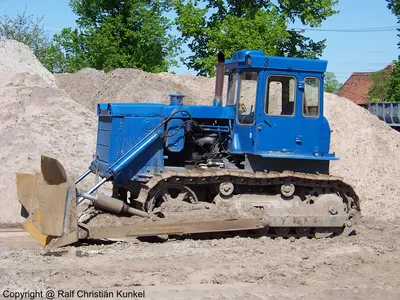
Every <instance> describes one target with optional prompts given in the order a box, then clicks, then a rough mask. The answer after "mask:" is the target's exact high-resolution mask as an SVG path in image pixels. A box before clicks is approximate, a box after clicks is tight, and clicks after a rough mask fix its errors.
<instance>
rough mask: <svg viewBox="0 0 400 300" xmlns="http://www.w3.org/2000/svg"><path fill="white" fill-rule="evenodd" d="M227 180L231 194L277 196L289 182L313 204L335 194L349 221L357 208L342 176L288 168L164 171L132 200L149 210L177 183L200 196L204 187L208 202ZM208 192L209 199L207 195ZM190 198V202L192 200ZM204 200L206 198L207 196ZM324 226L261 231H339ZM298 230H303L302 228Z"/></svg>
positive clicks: (298, 233) (355, 198) (293, 233)
mask: <svg viewBox="0 0 400 300" xmlns="http://www.w3.org/2000/svg"><path fill="white" fill-rule="evenodd" d="M227 182H228V183H232V184H233V185H234V187H235V189H234V193H235V195H240V194H257V195H260V194H265V195H269V196H271V195H280V194H281V190H280V187H281V186H282V185H293V186H294V187H295V192H294V195H295V196H297V197H299V198H300V199H301V200H302V201H303V202H304V203H308V204H313V203H314V200H316V199H318V197H319V196H322V195H328V194H334V195H338V196H339V197H340V198H341V199H342V201H343V203H344V207H345V213H346V215H347V216H346V220H350V219H351V218H352V217H353V216H354V215H355V213H356V212H358V211H360V205H359V199H358V196H357V195H356V193H355V192H354V189H353V188H352V187H351V186H350V185H348V184H346V183H344V182H343V180H342V178H340V177H336V176H329V175H323V174H306V173H296V172H292V171H285V172H282V173H279V172H268V173H264V172H256V173H251V172H243V171H238V170H225V169H218V170H212V169H204V170H202V169H194V170H185V171H183V172H177V171H167V172H165V173H163V174H161V175H155V176H153V177H152V178H151V179H150V180H149V181H148V182H147V183H146V184H144V185H143V186H142V189H141V190H140V193H139V196H138V197H137V199H135V200H136V201H137V202H138V203H139V204H140V205H141V206H142V208H143V209H144V210H151V209H153V208H154V206H157V205H156V204H155V203H154V196H155V195H157V194H158V193H159V192H160V191H161V190H162V189H165V188H166V187H168V186H176V185H181V186H185V187H188V190H194V191H196V193H197V192H198V191H201V193H200V194H203V196H204V191H206V190H207V191H208V201H209V202H211V201H212V200H211V201H210V199H213V197H214V196H216V195H217V194H218V189H219V186H220V184H221V183H227ZM210 193H211V198H210V197H209V196H210ZM201 197H202V196H199V198H201ZM194 198H196V197H194ZM194 198H193V197H192V198H191V199H192V200H193V199H194ZM206 198H207V197H206ZM192 200H191V201H190V202H192ZM152 201H153V203H152ZM205 201H207V199H206V200H205ZM149 203H152V205H149ZM192 203H193V202H192ZM149 207H151V209H149ZM267 213H268V212H267ZM307 224H309V223H307ZM322 227H323V228H322ZM326 227H327V226H320V225H319V224H318V222H317V221H315V225H314V226H309V225H307V226H304V225H301V224H300V223H299V226H292V227H290V228H284V229H283V230H280V229H279V228H277V226H275V228H270V229H269V231H268V230H267V231H265V230H264V231H263V232H264V233H268V235H272V236H284V237H290V236H295V237H300V236H314V234H315V233H316V232H324V231H331V232H335V233H338V232H341V231H342V230H338V228H337V227H336V228H331V230H329V228H326ZM281 229H282V228H281ZM302 229H304V230H303V231H302ZM260 232H261V231H260ZM256 234H259V232H256Z"/></svg>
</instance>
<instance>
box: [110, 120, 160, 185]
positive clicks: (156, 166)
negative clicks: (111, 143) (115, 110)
mask: <svg viewBox="0 0 400 300" xmlns="http://www.w3.org/2000/svg"><path fill="white" fill-rule="evenodd" d="M163 120H164V119H163V118H156V117H154V118H144V117H136V118H133V117H126V118H124V129H123V136H122V140H121V141H116V142H117V143H118V142H119V143H120V144H121V155H124V154H125V153H127V152H129V151H130V150H131V149H132V148H133V147H135V146H136V145H137V144H138V143H139V142H140V141H141V140H142V139H143V138H144V137H145V136H146V135H148V134H149V131H148V128H149V127H152V128H153V129H154V128H155V127H156V126H158V125H159V124H160V123H161V122H162V121H163ZM149 124H150V125H151V126H149ZM163 153H164V140H163V139H158V140H155V141H154V142H153V143H152V146H151V147H150V148H147V149H146V151H145V152H143V153H141V154H140V155H139V156H138V157H137V158H136V159H135V160H134V161H133V163H132V164H130V165H129V167H126V168H125V169H123V170H122V171H121V173H120V175H119V178H118V180H119V181H125V180H138V181H140V180H143V178H141V177H140V175H143V174H154V173H160V172H162V171H163V169H164V158H163Z"/></svg>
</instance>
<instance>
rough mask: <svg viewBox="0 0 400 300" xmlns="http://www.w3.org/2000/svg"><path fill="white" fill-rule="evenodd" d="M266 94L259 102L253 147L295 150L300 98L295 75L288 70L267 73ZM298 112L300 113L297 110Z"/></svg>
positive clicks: (279, 150)
mask: <svg viewBox="0 0 400 300" xmlns="http://www.w3.org/2000/svg"><path fill="white" fill-rule="evenodd" d="M264 83H265V94H264V99H262V100H263V101H260V102H261V103H260V108H259V109H258V114H257V123H256V126H255V128H254V130H255V132H254V135H255V140H256V146H257V148H258V150H260V151H271V152H274V153H276V154H278V155H284V154H285V153H288V154H289V153H293V152H296V150H297V148H298V146H299V145H298V143H297V142H296V135H297V133H296V132H297V126H298V124H297V123H298V120H297V114H298V112H297V110H298V108H297V107H296V106H297V102H298V101H299V97H300V99H301V91H300V89H299V87H298V74H297V73H288V72H274V73H266V74H265V76H264ZM300 113H301V112H300Z"/></svg>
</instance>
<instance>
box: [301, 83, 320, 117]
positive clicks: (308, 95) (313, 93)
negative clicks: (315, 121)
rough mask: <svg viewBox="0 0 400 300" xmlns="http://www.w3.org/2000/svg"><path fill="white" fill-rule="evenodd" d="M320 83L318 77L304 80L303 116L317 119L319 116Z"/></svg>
mask: <svg viewBox="0 0 400 300" xmlns="http://www.w3.org/2000/svg"><path fill="white" fill-rule="evenodd" d="M319 94H320V81H319V79H318V78H317V77H307V78H306V79H304V92H303V115H304V116H305V117H312V118H316V117H318V116H319V110H320V109H319V105H320V101H319V98H320V96H319Z"/></svg>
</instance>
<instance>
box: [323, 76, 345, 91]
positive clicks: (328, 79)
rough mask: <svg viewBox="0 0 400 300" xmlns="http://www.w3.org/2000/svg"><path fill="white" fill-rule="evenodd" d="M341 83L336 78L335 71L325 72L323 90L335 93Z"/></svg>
mask: <svg viewBox="0 0 400 300" xmlns="http://www.w3.org/2000/svg"><path fill="white" fill-rule="evenodd" d="M341 87H342V84H341V83H340V82H339V80H337V79H336V76H335V73H332V72H326V73H325V77H324V91H325V92H327V93H331V94H336V93H337V92H338V91H339V90H340V88H341Z"/></svg>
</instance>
